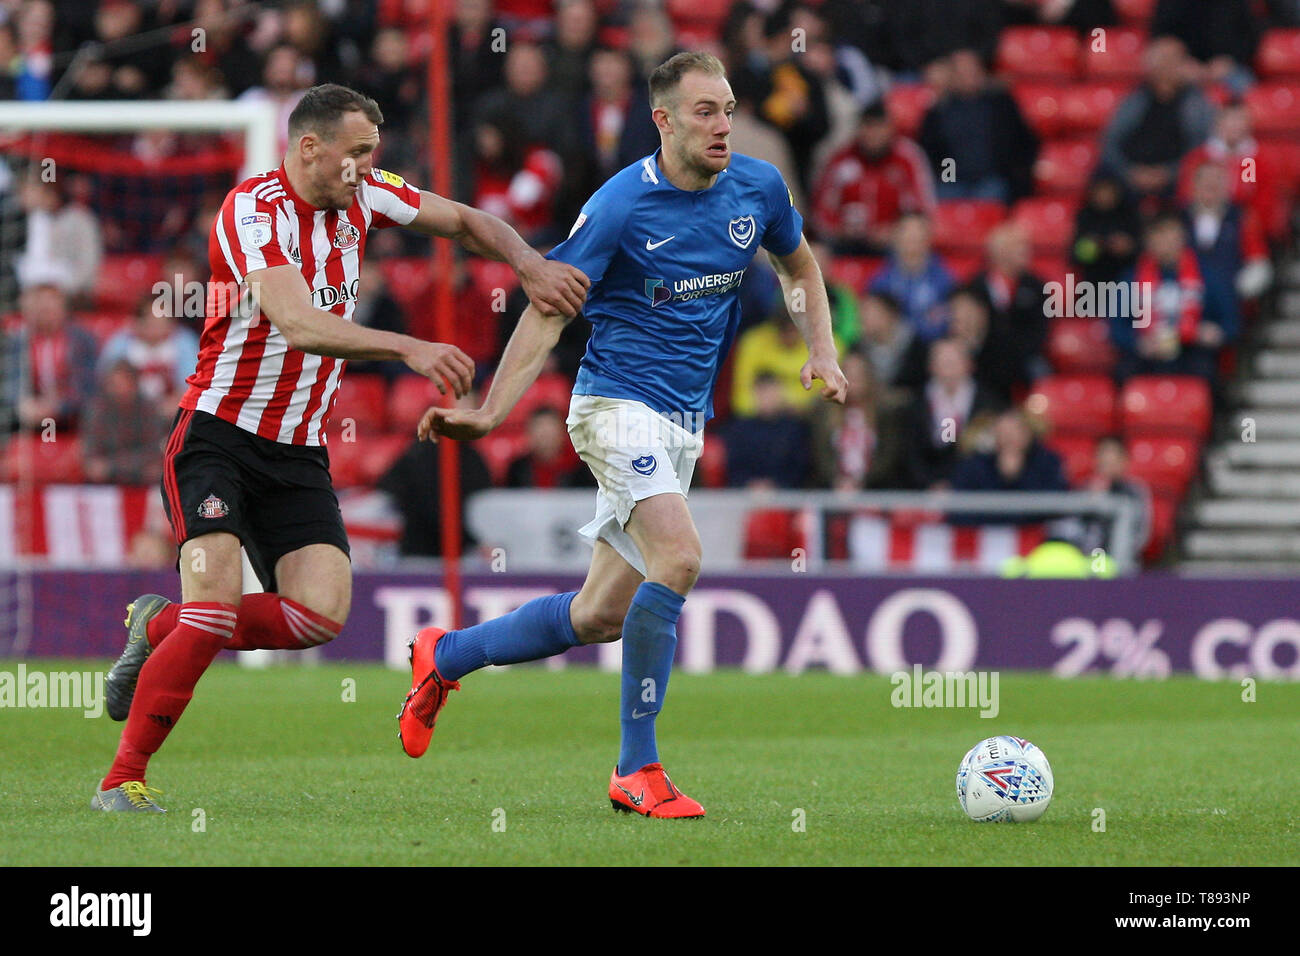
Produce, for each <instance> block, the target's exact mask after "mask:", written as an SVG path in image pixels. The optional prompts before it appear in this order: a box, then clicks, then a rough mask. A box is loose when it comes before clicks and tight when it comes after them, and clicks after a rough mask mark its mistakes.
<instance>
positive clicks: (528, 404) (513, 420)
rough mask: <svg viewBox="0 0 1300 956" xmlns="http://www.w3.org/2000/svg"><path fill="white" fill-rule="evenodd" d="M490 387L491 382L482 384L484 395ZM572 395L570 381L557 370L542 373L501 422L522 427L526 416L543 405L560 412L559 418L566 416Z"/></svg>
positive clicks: (525, 422) (526, 421)
mask: <svg viewBox="0 0 1300 956" xmlns="http://www.w3.org/2000/svg"><path fill="white" fill-rule="evenodd" d="M490 387H491V383H487V384H486V385H484V389H483V394H484V395H486V394H487V390H488V388H490ZM572 397H573V383H572V382H570V381H569V380H568V379H567V378H565V377H564V376H563V375H561V374H560V373H558V372H549V373H543V374H542V375H539V376H538V377H537V381H535V382H533V384H532V385H530V386H529V387H528V391H526V392H524V394H523V395H522V396H520V398H519V401H518V402H517V403H516V404H515V407H514V408H512V409H511V410H510V414H509V415H507V416H506V420H505V421H504V422H503V423H502V424H503V425H509V426H511V427H516V428H523V427H524V426H525V425H527V424H528V416H530V415H532V413H533V412H534V411H536V410H537V409H538V408H540V407H542V406H543V405H546V406H548V407H550V408H553V409H555V410H556V411H557V412H559V413H560V417H561V418H566V417H568V414H569V400H570V399H571V398H572Z"/></svg>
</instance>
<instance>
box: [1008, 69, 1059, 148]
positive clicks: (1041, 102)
mask: <svg viewBox="0 0 1300 956" xmlns="http://www.w3.org/2000/svg"><path fill="white" fill-rule="evenodd" d="M1067 89H1068V87H1063V86H1061V85H1059V84H1057V83H1017V84H1015V85H1014V86H1013V87H1012V89H1011V93H1012V95H1013V96H1014V97H1015V98H1016V103H1017V104H1018V105H1019V106H1020V112H1022V113H1023V114H1025V122H1027V123H1028V124H1029V125H1030V126H1031V127H1033V130H1034V132H1035V133H1037V134H1038V135H1039V137H1040V138H1042V139H1051V138H1052V137H1053V136H1059V135H1060V134H1061V131H1062V128H1063V126H1064V122H1065V115H1064V112H1063V109H1062V102H1061V101H1062V98H1063V97H1064V96H1065V92H1066V90H1067Z"/></svg>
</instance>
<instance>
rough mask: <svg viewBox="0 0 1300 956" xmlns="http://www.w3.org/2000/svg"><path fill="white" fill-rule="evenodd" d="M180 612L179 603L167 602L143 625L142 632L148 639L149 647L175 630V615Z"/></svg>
mask: <svg viewBox="0 0 1300 956" xmlns="http://www.w3.org/2000/svg"><path fill="white" fill-rule="evenodd" d="M180 613H181V606H180V605H179V604H168V605H167V606H166V607H165V608H163V609H162V610H161V611H159V612H158V613H157V614H155V615H154V616H153V617H151V618H150V619H149V623H148V624H146V625H145V627H144V634H145V637H147V638H148V639H149V645H150V646H151V647H157V646H158V645H159V644H161V643H162V640H163V638H164V637H166V636H167V635H168V634H170V633H171V632H172V631H174V630H176V617H177V615H178V614H180Z"/></svg>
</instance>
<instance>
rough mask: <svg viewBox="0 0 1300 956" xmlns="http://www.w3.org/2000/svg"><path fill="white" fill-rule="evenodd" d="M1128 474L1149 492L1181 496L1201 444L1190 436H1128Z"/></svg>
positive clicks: (1175, 496)
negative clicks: (1145, 486) (1143, 483)
mask: <svg viewBox="0 0 1300 956" xmlns="http://www.w3.org/2000/svg"><path fill="white" fill-rule="evenodd" d="M1125 444H1126V445H1127V447H1128V455H1129V474H1131V475H1132V476H1133V477H1134V478H1137V479H1139V480H1141V481H1144V482H1146V484H1147V485H1148V486H1149V487H1150V488H1151V490H1152V491H1153V492H1160V493H1164V494H1168V495H1170V496H1171V497H1174V498H1181V497H1182V496H1183V492H1185V491H1186V490H1187V486H1188V485H1189V484H1190V483H1191V481H1192V478H1193V477H1194V476H1195V475H1196V471H1197V468H1198V467H1199V466H1200V461H1201V443H1200V442H1198V441H1196V439H1194V438H1155V437H1152V438H1130V439H1129V440H1128V441H1127V442H1126V443H1125Z"/></svg>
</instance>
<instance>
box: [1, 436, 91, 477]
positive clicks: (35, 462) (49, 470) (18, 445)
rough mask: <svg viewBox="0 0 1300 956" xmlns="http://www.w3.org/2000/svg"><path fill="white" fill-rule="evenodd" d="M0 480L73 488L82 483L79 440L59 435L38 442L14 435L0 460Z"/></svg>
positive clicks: (28, 437) (29, 437)
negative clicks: (69, 485) (54, 484)
mask: <svg viewBox="0 0 1300 956" xmlns="http://www.w3.org/2000/svg"><path fill="white" fill-rule="evenodd" d="M0 461H2V462H3V465H0V480H3V481H5V482H18V481H29V482H32V483H34V484H38V485H44V484H52V483H62V484H76V483H78V482H81V481H85V473H84V472H83V471H82V468H81V440H80V439H79V438H77V436H76V435H69V434H60V435H58V436H57V440H56V441H48V442H47V441H42V440H41V436H40V435H38V434H33V435H24V434H19V435H15V436H14V437H13V438H12V439H10V441H9V444H8V445H6V446H4V455H3V456H0Z"/></svg>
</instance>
